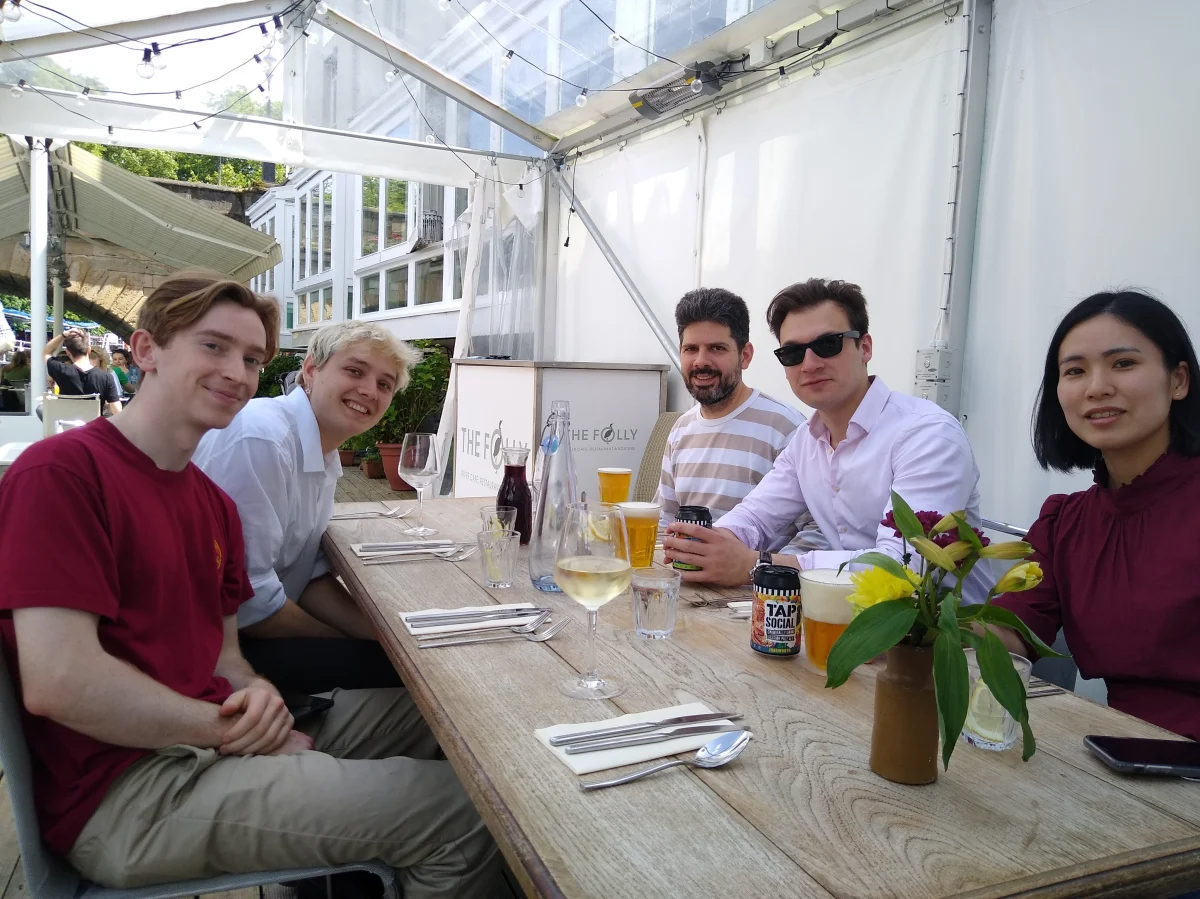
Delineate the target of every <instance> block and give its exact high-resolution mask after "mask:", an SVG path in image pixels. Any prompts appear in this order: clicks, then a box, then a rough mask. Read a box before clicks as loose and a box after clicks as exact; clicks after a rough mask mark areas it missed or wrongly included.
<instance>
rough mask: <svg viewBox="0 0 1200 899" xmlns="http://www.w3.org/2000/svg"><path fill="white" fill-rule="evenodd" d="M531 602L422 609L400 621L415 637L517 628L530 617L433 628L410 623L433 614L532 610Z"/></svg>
mask: <svg viewBox="0 0 1200 899" xmlns="http://www.w3.org/2000/svg"><path fill="white" fill-rule="evenodd" d="M532 608H533V603H531V602H514V603H509V604H508V605H503V606H464V607H462V608H459V609H422V610H421V611H420V612H405V613H404V614H402V615H401V616H400V620H401V621H402V622H404V626H405V627H406V628H407V629H408V632H409V633H410V634H412V635H413V636H414V637H424V636H426V635H431V634H453V633H455V632H456V631H473V630H479V629H480V628H493V627H501V628H503V627H517V626H518V625H522V624H529V621H530V619H529V616H525V617H516V618H489V619H488V620H486V621H468V622H466V623H464V624H439V625H436V626H433V627H428V626H424V627H423V626H421V625H419V624H418V625H417V626H415V627H414V626H413V625H411V624H409V623H408V619H409V616H411V615H429V614H431V613H433V612H496V611H503V610H504V609H532Z"/></svg>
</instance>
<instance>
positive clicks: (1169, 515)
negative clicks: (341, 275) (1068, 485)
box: [995, 453, 1200, 740]
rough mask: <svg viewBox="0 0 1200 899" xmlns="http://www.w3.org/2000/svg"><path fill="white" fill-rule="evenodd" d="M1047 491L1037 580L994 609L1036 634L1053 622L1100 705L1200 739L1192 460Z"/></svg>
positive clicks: (1038, 527) (1164, 461) (1196, 474)
mask: <svg viewBox="0 0 1200 899" xmlns="http://www.w3.org/2000/svg"><path fill="white" fill-rule="evenodd" d="M1101 477H1102V473H1098V474H1097V484H1096V485H1094V486H1092V487H1091V488H1089V489H1088V490H1085V491H1083V492H1081V493H1072V494H1070V495H1069V496H1067V495H1061V494H1060V495H1057V496H1052V497H1050V498H1049V499H1048V500H1046V503H1045V505H1044V506H1042V513H1041V515H1040V516H1039V517H1038V520H1037V521H1036V522H1035V523H1034V525H1033V527H1032V528H1031V529H1030V531H1029V537H1028V538H1027V539H1028V540H1029V542H1030V543H1031V544H1032V545H1033V548H1034V556H1033V559H1034V560H1035V561H1037V562H1038V563H1040V564H1041V566H1042V570H1043V572H1044V573H1045V579H1044V580H1043V581H1042V583H1041V584H1039V585H1038V586H1037V587H1035V588H1034V589H1033V590H1029V591H1027V592H1025V593H1010V594H1006V595H1004V596H1001V597H999V598H997V599H996V600H995V602H996V605H999V606H1003V607H1004V608H1006V609H1010V610H1012V611H1013V612H1015V613H1016V614H1017V615H1018V616H1020V618H1021V619H1022V620H1023V621H1024V622H1025V623H1026V624H1027V625H1029V627H1030V629H1031V630H1033V632H1034V633H1036V634H1037V635H1038V636H1039V637H1040V638H1041V639H1042V640H1044V641H1045V642H1046V643H1052V642H1053V641H1054V638H1055V635H1056V634H1057V633H1058V629H1059V627H1060V626H1061V627H1062V629H1063V631H1064V634H1065V635H1066V638H1067V644H1068V646H1069V647H1070V650H1071V654H1072V656H1074V658H1075V662H1076V664H1077V665H1078V666H1079V671H1080V673H1081V674H1083V676H1084V677H1088V678H1092V677H1103V678H1104V680H1105V682H1106V683H1107V685H1108V702H1109V705H1111V706H1112V707H1113V708H1115V709H1120V710H1121V711H1122V712H1126V713H1128V714H1130V715H1135V716H1137V717H1138V718H1141V719H1143V720H1145V721H1149V722H1151V723H1152V724H1157V725H1158V726H1159V727H1164V728H1166V729H1167V730H1171V731H1174V732H1175V733H1177V734H1182V735H1183V736H1186V737H1190V738H1191V739H1193V740H1200V458H1187V457H1184V456H1178V455H1175V454H1173V453H1168V454H1167V455H1165V456H1163V457H1161V458H1160V459H1159V460H1158V461H1157V462H1155V463H1154V464H1153V465H1151V466H1150V468H1149V469H1147V470H1146V472H1145V473H1144V474H1143V475H1141V476H1140V477H1138V478H1136V479H1134V481H1133V482H1132V483H1130V484H1128V485H1127V486H1125V487H1119V488H1117V489H1115V490H1114V489H1109V488H1107V487H1104V486H1101V483H1100V480H1101Z"/></svg>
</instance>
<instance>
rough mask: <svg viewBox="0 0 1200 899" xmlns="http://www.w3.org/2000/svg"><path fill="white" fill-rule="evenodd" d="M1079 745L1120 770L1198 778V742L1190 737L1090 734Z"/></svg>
mask: <svg viewBox="0 0 1200 899" xmlns="http://www.w3.org/2000/svg"><path fill="white" fill-rule="evenodd" d="M1083 745H1084V746H1086V747H1087V748H1088V749H1090V750H1091V751H1092V753H1093V754H1094V755H1095V756H1096V757H1097V758H1099V759H1100V761H1102V762H1104V764H1106V765H1108V767H1110V768H1112V769H1113V770H1114V771H1119V772H1121V773H1122V774H1157V775H1162V776H1166V777H1189V778H1200V743H1196V742H1193V741H1192V740H1148V739H1141V738H1136V737H1102V736H1098V735H1096V734H1091V735H1089V736H1086V737H1084V738H1083Z"/></svg>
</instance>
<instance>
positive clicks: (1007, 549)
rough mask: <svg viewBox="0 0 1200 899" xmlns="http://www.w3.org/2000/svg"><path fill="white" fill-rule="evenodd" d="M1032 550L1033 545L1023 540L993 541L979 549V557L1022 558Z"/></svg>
mask: <svg viewBox="0 0 1200 899" xmlns="http://www.w3.org/2000/svg"><path fill="white" fill-rule="evenodd" d="M1031 552H1033V547H1032V546H1030V545H1029V544H1028V543H1026V542H1025V541H1023V540H1010V541H1009V542H1007V543H993V544H991V545H990V546H985V547H984V548H983V549H981V550H980V551H979V558H981V559H1024V558H1027V557H1028V556H1029V554H1030V553H1031Z"/></svg>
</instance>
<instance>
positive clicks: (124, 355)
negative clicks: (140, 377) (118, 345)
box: [112, 349, 137, 394]
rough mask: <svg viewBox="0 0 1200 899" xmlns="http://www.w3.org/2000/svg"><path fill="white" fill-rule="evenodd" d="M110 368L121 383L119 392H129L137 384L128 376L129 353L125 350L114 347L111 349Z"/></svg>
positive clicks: (132, 390)
mask: <svg viewBox="0 0 1200 899" xmlns="http://www.w3.org/2000/svg"><path fill="white" fill-rule="evenodd" d="M112 370H113V373H114V374H116V376H117V383H119V384H120V385H121V392H122V393H124V394H131V393H133V392H134V391H135V390H136V389H137V386H136V385H135V384H134V383H133V381H132V380H131V379H130V377H129V355H128V352H127V351H126V350H122V349H115V350H113V351H112Z"/></svg>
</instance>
